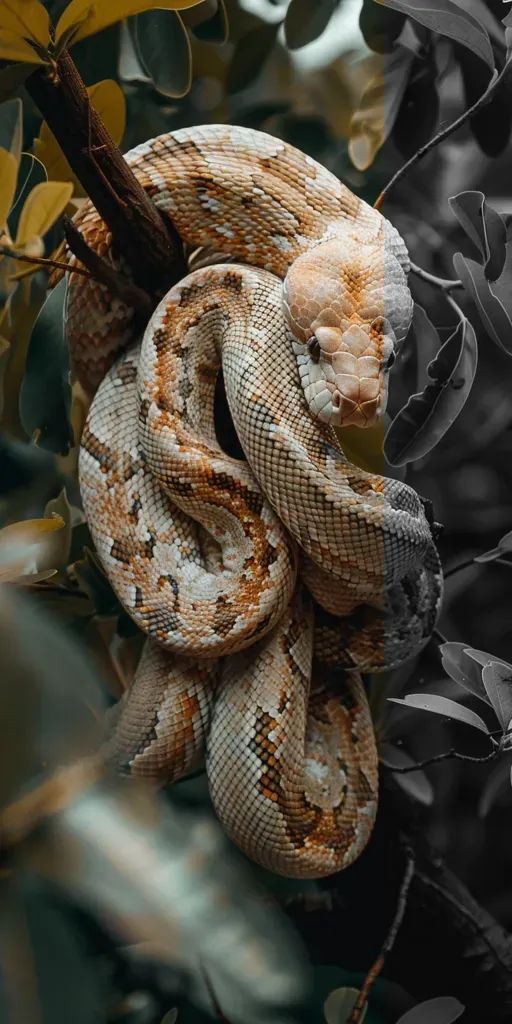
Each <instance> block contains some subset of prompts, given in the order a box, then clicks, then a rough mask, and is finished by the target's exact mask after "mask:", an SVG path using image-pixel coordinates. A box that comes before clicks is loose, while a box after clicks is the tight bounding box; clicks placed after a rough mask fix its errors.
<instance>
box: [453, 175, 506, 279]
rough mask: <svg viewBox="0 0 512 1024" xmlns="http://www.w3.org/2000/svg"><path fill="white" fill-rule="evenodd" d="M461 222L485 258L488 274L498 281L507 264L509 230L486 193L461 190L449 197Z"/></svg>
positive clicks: (488, 277) (487, 276)
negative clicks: (490, 203) (487, 198)
mask: <svg viewBox="0 0 512 1024" xmlns="http://www.w3.org/2000/svg"><path fill="white" fill-rule="evenodd" d="M448 202H449V204H450V206H451V208H452V210H453V212H454V214H455V216H456V217H457V220H458V221H459V224H461V225H462V227H463V228H464V231H465V232H466V234H467V235H469V238H470V239H471V241H472V242H473V243H474V244H475V245H476V247H477V249H479V251H480V253H481V254H482V256H483V258H484V260H485V276H486V278H487V280H488V281H496V279H497V278H498V277H499V276H500V274H501V272H502V270H503V267H504V265H505V258H506V255H507V251H506V248H505V247H506V243H507V229H506V227H505V222H504V221H503V218H502V217H500V215H499V213H497V212H496V210H493V208H492V206H488V205H487V202H486V199H485V196H484V194H483V192H459V193H458V195H456V196H452V197H451V198H450V199H449V200H448Z"/></svg>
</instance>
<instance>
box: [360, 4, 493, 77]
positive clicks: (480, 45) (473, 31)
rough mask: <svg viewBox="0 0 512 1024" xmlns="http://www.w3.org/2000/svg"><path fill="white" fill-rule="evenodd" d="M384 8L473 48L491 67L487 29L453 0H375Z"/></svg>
mask: <svg viewBox="0 0 512 1024" xmlns="http://www.w3.org/2000/svg"><path fill="white" fill-rule="evenodd" d="M376 3H379V4H381V5H382V6H384V7H391V8H392V10H394V11H400V12H401V13H402V14H406V15H407V16H408V17H409V18H412V19H413V20H414V21H417V22H419V24H420V25H424V26H425V28H428V29H430V31H431V32H438V33H439V35H442V36H447V37H448V38H449V39H454V40H456V42H458V43H462V45H463V46H466V47H467V48H468V50H472V51H473V53H474V54H476V56H477V57H480V59H481V60H483V61H485V63H486V64H487V66H488V67H489V68H490V69H491V71H493V70H494V54H493V50H492V46H491V42H490V39H489V35H488V32H487V29H486V28H485V27H484V26H483V25H482V24H481V23H480V22H479V21H478V20H477V18H475V17H474V16H473V15H472V14H469V12H468V11H465V10H462V9H461V8H460V7H458V6H457V4H455V3H452V0H428V3H427V2H426V0H376Z"/></svg>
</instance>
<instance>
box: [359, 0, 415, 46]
mask: <svg viewBox="0 0 512 1024" xmlns="http://www.w3.org/2000/svg"><path fill="white" fill-rule="evenodd" d="M404 22H405V14H400V13H398V12H397V11H391V10H389V9H387V8H381V7H379V6H378V5H377V4H375V3H374V0H363V6H362V8H361V14H360V15H359V28H360V29H361V33H362V36H363V39H364V41H365V43H366V45H367V46H368V47H369V48H370V50H374V51H375V52H376V53H390V52H391V51H392V49H393V46H394V44H395V40H396V39H397V38H398V36H399V35H400V33H401V31H402V28H403V26H404Z"/></svg>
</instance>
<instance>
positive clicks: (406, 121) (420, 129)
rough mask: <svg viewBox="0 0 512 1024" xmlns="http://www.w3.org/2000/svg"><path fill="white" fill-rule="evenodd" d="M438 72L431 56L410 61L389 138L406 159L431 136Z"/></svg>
mask: <svg viewBox="0 0 512 1024" xmlns="http://www.w3.org/2000/svg"><path fill="white" fill-rule="evenodd" d="M437 77H438V70H437V65H436V61H435V59H434V55H433V54H432V55H431V56H430V57H429V58H428V59H427V58H426V57H424V56H423V55H422V56H421V57H418V58H416V60H415V61H414V64H413V67H412V72H411V75H410V78H409V81H408V83H407V88H406V90H405V93H404V97H403V101H402V103H401V105H400V110H399V111H398V116H397V118H396V121H395V124H394V125H393V131H392V133H391V138H392V140H393V142H394V144H395V146H396V147H397V149H399V150H400V153H401V154H402V156H403V157H404V158H405V159H406V160H408V159H409V157H411V156H412V155H413V153H415V152H416V150H417V149H420V148H421V147H422V146H423V145H424V144H425V143H426V142H428V141H429V139H431V138H432V137H433V135H435V132H436V129H437V124H438V120H439V94H438V90H437V84H436V83H437Z"/></svg>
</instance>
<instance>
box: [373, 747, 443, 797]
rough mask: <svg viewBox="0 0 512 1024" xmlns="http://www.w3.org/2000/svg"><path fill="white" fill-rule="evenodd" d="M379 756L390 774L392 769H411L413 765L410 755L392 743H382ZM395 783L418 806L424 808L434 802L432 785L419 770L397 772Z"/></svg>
mask: <svg viewBox="0 0 512 1024" xmlns="http://www.w3.org/2000/svg"><path fill="white" fill-rule="evenodd" d="M380 754H381V756H382V757H383V758H384V759H385V761H386V767H387V768H388V771H391V772H392V771H393V770H394V768H412V767H413V765H414V764H415V762H414V759H413V758H412V757H411V756H410V754H407V753H406V751H405V750H402V748H401V747H395V745H394V744H393V743H382V744H381V746H380ZM395 782H396V783H397V785H399V786H400V787H401V789H403V790H404V791H405V792H406V793H408V794H409V796H412V797H413V799H414V800H417V801H418V802H419V803H420V804H423V805H424V806H425V807H431V806H432V804H433V802H434V790H433V788H432V783H431V782H430V779H429V778H427V776H426V775H425V772H424V771H423V770H422V769H421V768H417V769H416V770H415V771H414V772H407V773H403V772H397V773H396V774H395Z"/></svg>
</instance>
